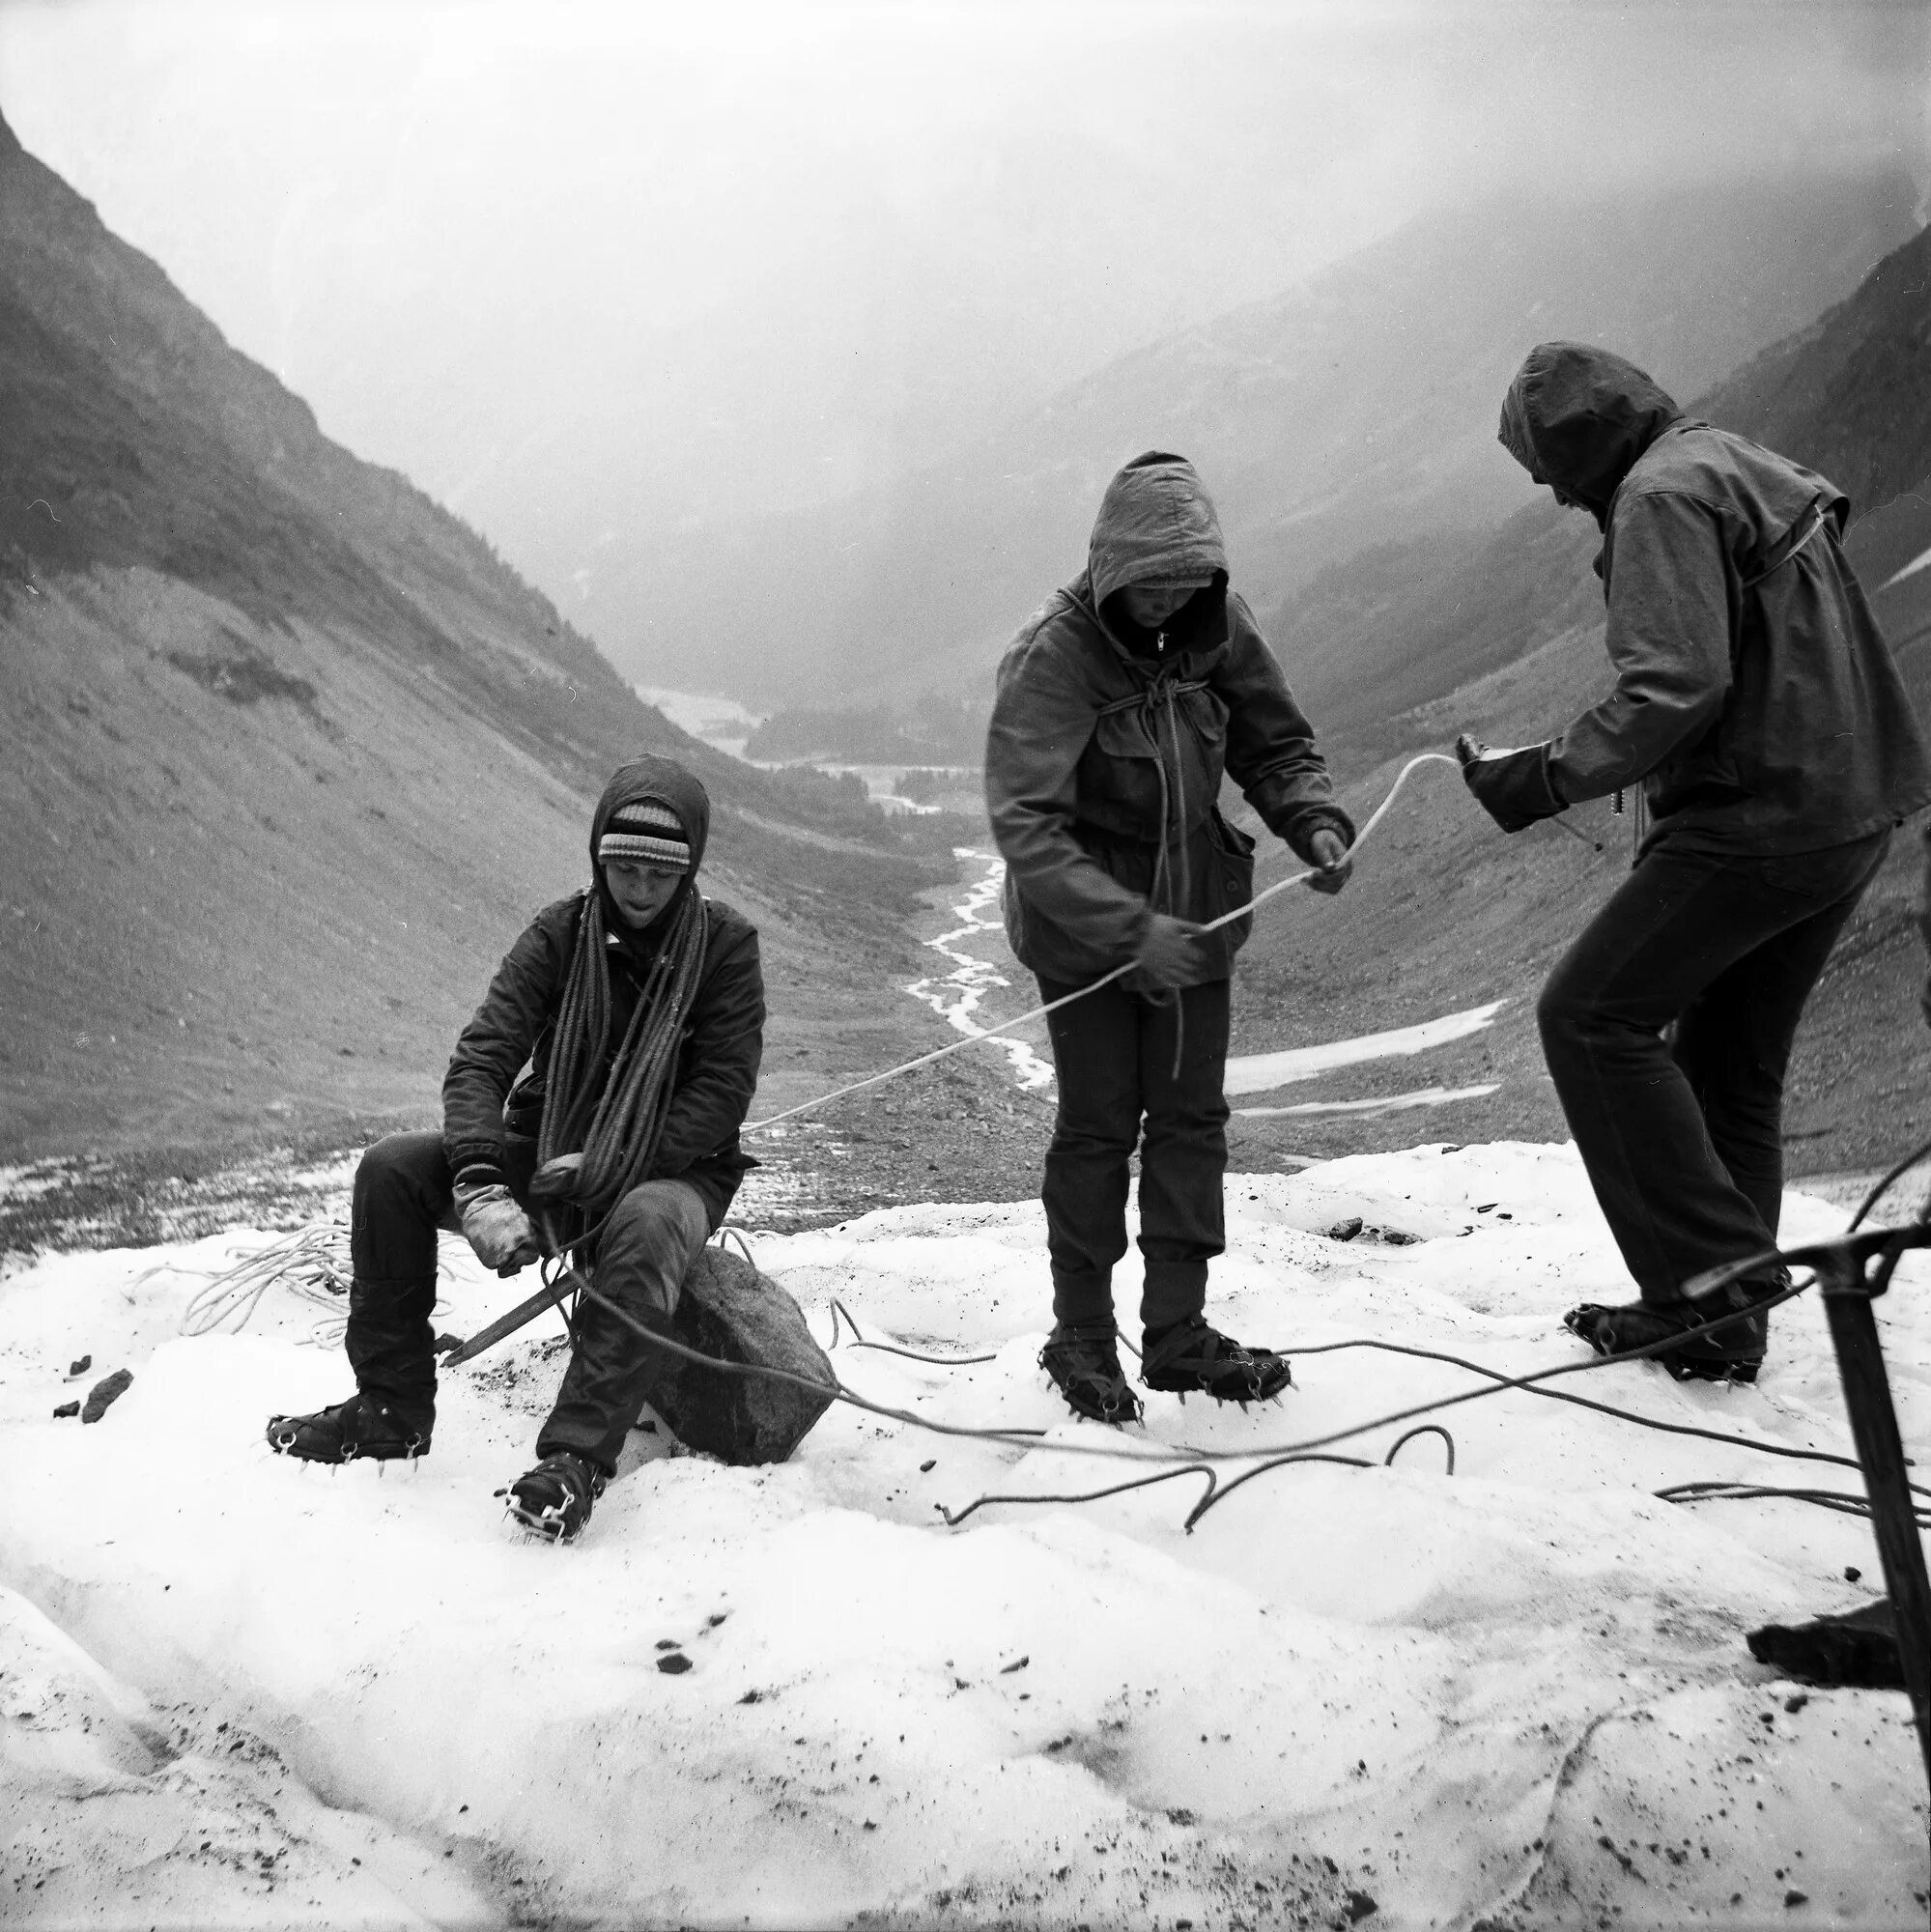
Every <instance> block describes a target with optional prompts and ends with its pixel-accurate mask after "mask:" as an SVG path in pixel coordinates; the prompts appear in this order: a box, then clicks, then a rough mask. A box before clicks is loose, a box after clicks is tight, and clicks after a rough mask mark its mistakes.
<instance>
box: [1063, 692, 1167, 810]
mask: <svg viewBox="0 0 1931 1932" xmlns="http://www.w3.org/2000/svg"><path fill="white" fill-rule="evenodd" d="M1162 762H1163V760H1162V759H1161V757H1160V751H1159V747H1158V746H1157V745H1156V744H1155V743H1154V742H1153V739H1152V736H1151V735H1150V732H1149V731H1148V728H1147V723H1146V719H1145V716H1144V714H1143V713H1142V712H1141V710H1140V709H1139V708H1138V707H1137V706H1136V707H1135V708H1133V709H1131V710H1124V711H1114V712H1101V713H1100V715H1099V717H1098V718H1097V719H1095V720H1094V721H1093V737H1092V739H1091V741H1090V742H1089V743H1088V745H1087V748H1086V751H1085V753H1084V754H1083V755H1082V756H1081V758H1080V765H1079V776H1078V788H1079V812H1080V816H1081V817H1082V818H1086V819H1090V820H1091V821H1092V822H1093V823H1094V824H1096V825H1100V826H1103V827H1104V828H1105V829H1106V830H1107V831H1109V832H1112V833H1116V834H1119V835H1121V836H1122V837H1124V838H1147V839H1157V838H1159V837H1160V830H1161V810H1162V807H1163V805H1164V804H1165V803H1166V802H1167V796H1168V787H1167V786H1166V785H1165V784H1163V783H1162V782H1161V765H1162Z"/></svg>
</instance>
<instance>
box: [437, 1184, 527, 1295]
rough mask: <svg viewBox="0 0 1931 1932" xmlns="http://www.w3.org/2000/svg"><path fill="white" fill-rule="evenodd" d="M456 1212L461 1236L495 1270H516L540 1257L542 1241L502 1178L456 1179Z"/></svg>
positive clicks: (478, 1256) (481, 1259) (511, 1271)
mask: <svg viewBox="0 0 1931 1932" xmlns="http://www.w3.org/2000/svg"><path fill="white" fill-rule="evenodd" d="M455 1195H456V1214H457V1218H458V1219H459V1220H461V1222H462V1223H463V1238H464V1239H465V1240H466V1241H468V1242H469V1245H470V1247H472V1248H473V1249H474V1250H475V1252H476V1259H477V1260H478V1261H479V1262H481V1263H482V1264H483V1265H484V1266H485V1267H488V1268H495V1269H496V1271H497V1273H498V1274H515V1273H516V1272H517V1271H518V1269H520V1268H522V1267H523V1266H524V1265H525V1264H527V1263H529V1262H533V1261H537V1260H540V1259H541V1257H542V1254H543V1244H542V1243H541V1242H540V1241H539V1240H538V1239H537V1236H536V1229H535V1227H534V1226H533V1225H532V1223H531V1221H530V1218H529V1216H528V1215H527V1214H525V1212H524V1211H523V1209H522V1208H519V1207H518V1206H517V1205H516V1199H515V1197H514V1196H513V1195H512V1194H511V1193H510V1191H509V1189H508V1188H507V1187H505V1186H504V1185H503V1184H502V1182H501V1181H491V1182H489V1183H488V1184H487V1185H486V1186H482V1187H466V1186H464V1185H463V1183H462V1182H461V1181H458V1182H457V1183H456V1188H455Z"/></svg>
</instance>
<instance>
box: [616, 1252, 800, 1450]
mask: <svg viewBox="0 0 1931 1932" xmlns="http://www.w3.org/2000/svg"><path fill="white" fill-rule="evenodd" d="M671 1333H672V1335H673V1336H674V1337H675V1338H676V1339H677V1340H678V1341H680V1342H682V1343H683V1344H684V1346H685V1347H686V1348H688V1349H695V1350H696V1351H697V1352H698V1353H699V1354H702V1355H713V1356H716V1357H717V1358H718V1359H720V1360H721V1361H726V1362H754V1363H757V1364H759V1365H760V1366H762V1367H765V1368H774V1369H783V1370H785V1371H787V1372H788V1373H790V1374H792V1375H795V1376H801V1377H803V1378H805V1379H806V1380H808V1381H811V1382H816V1383H818V1384H820V1389H811V1388H800V1387H799V1386H798V1385H797V1384H796V1383H795V1382H785V1381H780V1380H778V1379H777V1378H773V1377H769V1376H747V1375H732V1374H730V1373H728V1372H726V1371H724V1370H722V1369H706V1368H700V1367H698V1365H697V1364H696V1363H695V1362H686V1361H682V1360H680V1359H679V1358H678V1357H676V1356H675V1355H671V1354H668V1353H666V1352H664V1351H661V1350H660V1351H658V1352H656V1353H654V1354H653V1355H652V1357H651V1360H650V1364H649V1367H648V1369H647V1371H646V1378H645V1384H644V1389H643V1399H644V1401H645V1402H646V1403H647V1404H648V1405H649V1406H650V1407H651V1409H652V1410H653V1411H654V1412H655V1413H656V1414H657V1415H658V1416H660V1417H661V1418H662V1419H663V1422H664V1426H665V1427H666V1428H667V1429H668V1430H669V1431H670V1433H671V1434H672V1435H675V1436H676V1437H677V1439H678V1441H680V1442H682V1443H683V1444H684V1446H685V1447H686V1448H687V1449H697V1450H701V1451H702V1452H703V1453H704V1454H705V1455H707V1456H715V1457H717V1459H718V1460H719V1461H720V1462H722V1463H741V1464H742V1463H782V1462H783V1461H784V1460H785V1459H786V1458H787V1457H788V1456H789V1455H790V1454H791V1452H792V1451H793V1450H794V1449H796V1448H797V1446H798V1445H799V1443H801V1442H802V1441H803V1440H804V1439H805V1437H806V1436H807V1435H809V1434H810V1431H811V1428H812V1425H813V1424H815V1423H816V1421H817V1420H818V1418H819V1417H820V1416H821V1415H823V1414H824V1412H825V1410H826V1409H828V1408H829V1407H830V1406H832V1384H833V1381H834V1379H835V1378H834V1375H833V1370H832V1364H831V1362H830V1360H829V1358H828V1357H827V1356H826V1354H825V1351H824V1350H822V1349H820V1348H819V1347H818V1345H817V1343H815V1342H814V1341H813V1340H812V1339H811V1331H810V1329H809V1328H808V1327H807V1326H806V1324H805V1316H804V1312H803V1311H802V1310H801V1309H800V1308H799V1306H798V1304H797V1303H796V1302H795V1301H793V1300H792V1298H791V1297H790V1296H789V1295H788V1294H786V1293H785V1292H784V1291H783V1290H782V1289H781V1288H780V1287H779V1285H778V1284H777V1283H776V1282H775V1281H773V1280H772V1279H771V1278H770V1276H769V1275H763V1274H760V1273H758V1271H757V1269H756V1268H754V1267H753V1265H752V1264H751V1263H750V1262H748V1261H746V1260H745V1258H744V1257H743V1256H742V1255H739V1254H735V1253H732V1252H729V1251H727V1250H725V1249H724V1248H716V1247H707V1248H705V1249H704V1250H703V1251H702V1252H701V1253H700V1254H699V1255H698V1257H697V1260H696V1263H695V1264H693V1266H692V1269H691V1272H690V1273H689V1274H688V1275H686V1276H685V1278H684V1292H683V1293H682V1294H681V1295H680V1296H679V1298H678V1302H677V1314H676V1317H675V1319H674V1321H672V1324H671ZM820 1390H822V1392H820Z"/></svg>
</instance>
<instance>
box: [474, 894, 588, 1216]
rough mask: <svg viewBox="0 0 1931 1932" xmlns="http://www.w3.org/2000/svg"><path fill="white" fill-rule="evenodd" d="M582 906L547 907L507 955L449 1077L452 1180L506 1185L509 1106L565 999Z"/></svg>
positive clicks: (574, 903)
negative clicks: (507, 1101)
mask: <svg viewBox="0 0 1931 1932" xmlns="http://www.w3.org/2000/svg"><path fill="white" fill-rule="evenodd" d="M577 904H578V902H577V901H576V900H572V899H565V900H562V901H560V902H559V903H558V904H556V905H554V906H550V907H547V908H546V909H545V910H544V911H543V912H541V913H539V914H538V915H537V917H536V918H535V919H534V920H533V921H532V922H531V923H530V924H529V925H528V926H527V927H526V928H525V931H524V933H523V936H522V937H521V938H520V939H518V941H517V943H516V944H515V945H514V946H512V947H511V948H510V950H509V952H507V953H506V954H504V956H503V962H502V964H501V965H500V966H498V967H497V971H496V977H495V978H494V979H493V980H491V981H490V990H489V991H488V992H487V993H485V994H484V995H483V1004H482V1005H481V1006H480V1007H478V1008H477V1009H476V1011H475V1015H474V1017H473V1018H472V1019H471V1020H470V1021H469V1025H468V1026H466V1027H465V1028H464V1029H463V1031H462V1032H461V1034H459V1035H458V1036H457V1038H456V1050H455V1052H454V1053H452V1054H451V1055H450V1056H449V1070H448V1072H447V1073H445V1074H444V1075H443V1076H442V1150H443V1152H444V1154H445V1155H446V1156H447V1158H448V1161H449V1172H450V1173H451V1175H461V1174H463V1173H464V1172H465V1171H466V1170H468V1169H482V1168H488V1169H490V1170H492V1171H493V1172H492V1174H491V1175H489V1176H484V1175H481V1174H473V1175H472V1176H471V1179H497V1180H500V1179H504V1176H503V1173H502V1157H503V1102H504V1100H505V1099H507V1098H508V1096H509V1091H510V1088H511V1086H512V1085H513V1084H514V1083H515V1080H516V1076H517V1074H518V1073H519V1072H520V1071H521V1070H522V1067H523V1064H524V1062H525V1061H526V1060H527V1059H528V1058H529V1056H530V1052H531V1050H532V1049H533V1048H534V1046H535V1045H536V1041H537V1037H538V1036H539V1035H540V1034H541V1033H542V1031H543V1029H544V1027H545V1026H546V1025H548V1024H549V1022H550V1020H551V1018H552V1017H553V1016H554V1013H555V1011H556V1009H557V1006H558V1004H559V1003H560V1002H561V1000H562V997H563V983H564V980H566V979H567V978H568V976H569V972H570V953H571V950H572V947H573V946H574V944H575V941H576V936H577V926H576V920H575V918H574V917H573V914H574V913H575V911H576V909H577Z"/></svg>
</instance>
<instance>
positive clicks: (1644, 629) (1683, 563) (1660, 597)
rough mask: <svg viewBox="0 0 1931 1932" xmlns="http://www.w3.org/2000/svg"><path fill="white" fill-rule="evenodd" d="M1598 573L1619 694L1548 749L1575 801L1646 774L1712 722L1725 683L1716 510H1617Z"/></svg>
mask: <svg viewBox="0 0 1931 1932" xmlns="http://www.w3.org/2000/svg"><path fill="white" fill-rule="evenodd" d="M1604 574H1605V578H1606V581H1607V591H1606V595H1607V598H1608V607H1609V623H1608V632H1607V635H1606V637H1605V638H1604V643H1605V645H1606V646H1607V649H1608V653H1609V661H1610V663H1611V664H1613V665H1614V666H1615V669H1616V688H1615V690H1614V691H1612V692H1611V693H1610V694H1609V696H1607V697H1605V698H1604V700H1603V701H1602V703H1600V704H1598V705H1596V706H1595V707H1594V708H1593V709H1591V710H1588V711H1585V712H1584V713H1583V714H1582V716H1581V717H1580V718H1578V719H1576V722H1575V723H1574V724H1573V725H1570V726H1569V728H1568V729H1567V730H1566V731H1564V732H1562V733H1561V734H1560V736H1558V737H1557V738H1555V739H1554V740H1553V741H1552V742H1551V743H1550V746H1549V755H1548V771H1549V776H1550V777H1551V778H1552V779H1553V780H1554V781H1555V786H1556V789H1557V791H1558V792H1559V793H1560V795H1561V796H1562V797H1563V798H1564V799H1566V800H1567V801H1568V802H1569V803H1570V804H1572V805H1574V804H1576V803H1577V802H1578V801H1580V800H1582V799H1585V798H1602V797H1603V796H1604V795H1605V794H1606V793H1608V792H1612V791H1615V790H1618V789H1619V788H1620V787H1622V786H1624V785H1633V784H1634V783H1635V782H1636V781H1638V780H1639V779H1642V778H1645V777H1647V776H1648V775H1649V774H1650V773H1651V772H1653V771H1655V770H1656V768H1657V767H1658V766H1659V765H1660V764H1661V763H1662V762H1663V760H1664V759H1665V758H1667V757H1668V756H1669V754H1670V753H1672V752H1674V751H1675V750H1676V749H1677V748H1678V747H1679V746H1681V745H1684V744H1687V743H1689V742H1690V741H1692V740H1693V739H1695V738H1696V737H1698V736H1700V735H1701V734H1702V733H1703V732H1704V731H1706V730H1707V729H1708V728H1709V727H1710V725H1712V724H1714V723H1715V722H1716V719H1717V717H1718V713H1720V712H1721V710H1722V708H1723V700H1724V698H1725V697H1726V696H1728V695H1729V690H1730V683H1731V670H1730V601H1731V591H1730V583H1729V579H1730V576H1731V575H1732V574H1733V573H1732V568H1731V565H1730V562H1729V558H1728V554H1727V553H1726V550H1725V547H1724V543H1723V530H1722V525H1721V523H1720V520H1719V518H1718V513H1717V512H1716V511H1715V510H1714V509H1712V508H1711V507H1710V506H1709V505H1708V504H1706V503H1703V502H1700V501H1699V500H1698V499H1697V498H1696V497H1690V496H1686V495H1683V494H1681V493H1679V492H1675V491H1643V492H1640V493H1639V494H1637V495H1636V496H1634V497H1632V498H1630V499H1629V500H1628V501H1626V502H1622V503H1618V504H1617V506H1616V512H1615V517H1614V520H1613V523H1612V525H1611V530H1610V545H1609V551H1608V554H1607V556H1606V557H1605V559H1604Z"/></svg>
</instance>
